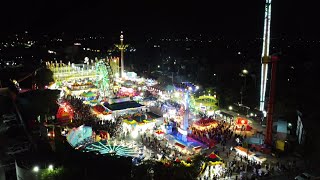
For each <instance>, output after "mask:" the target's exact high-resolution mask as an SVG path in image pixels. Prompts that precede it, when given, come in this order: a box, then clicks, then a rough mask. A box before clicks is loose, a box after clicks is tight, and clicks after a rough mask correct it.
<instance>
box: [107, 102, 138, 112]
mask: <svg viewBox="0 0 320 180" xmlns="http://www.w3.org/2000/svg"><path fill="white" fill-rule="evenodd" d="M104 106H105V107H107V108H108V109H110V110H111V111H117V110H124V109H129V108H138V107H142V106H143V105H142V104H139V103H137V102H135V101H125V102H119V103H113V104H108V103H105V104H104Z"/></svg>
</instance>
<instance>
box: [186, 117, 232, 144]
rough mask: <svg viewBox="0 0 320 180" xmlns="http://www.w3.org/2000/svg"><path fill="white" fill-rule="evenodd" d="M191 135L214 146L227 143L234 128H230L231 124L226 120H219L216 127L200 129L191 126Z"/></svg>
mask: <svg viewBox="0 0 320 180" xmlns="http://www.w3.org/2000/svg"><path fill="white" fill-rule="evenodd" d="M191 131H192V133H191V137H192V138H194V139H196V140H198V141H200V142H202V143H204V144H206V145H208V146H213V145H215V144H218V143H221V144H222V145H225V144H226V141H227V140H229V139H230V138H231V136H232V135H233V132H232V130H230V124H228V123H226V122H225V121H219V122H218V126H217V127H216V128H208V129H202V130H199V129H197V128H195V127H192V126H191Z"/></svg>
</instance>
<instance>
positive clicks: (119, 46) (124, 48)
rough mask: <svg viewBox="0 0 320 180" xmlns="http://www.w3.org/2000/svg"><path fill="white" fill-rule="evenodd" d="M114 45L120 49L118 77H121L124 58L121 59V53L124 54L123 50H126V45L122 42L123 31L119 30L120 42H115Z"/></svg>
mask: <svg viewBox="0 0 320 180" xmlns="http://www.w3.org/2000/svg"><path fill="white" fill-rule="evenodd" d="M116 47H117V48H118V49H119V50H120V53H121V54H120V64H121V71H120V72H121V74H120V77H121V78H123V76H124V60H123V55H124V51H125V50H126V48H127V47H128V45H126V44H123V32H122V31H121V35H120V44H117V45H116Z"/></svg>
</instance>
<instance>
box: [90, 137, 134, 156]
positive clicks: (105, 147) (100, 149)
mask: <svg viewBox="0 0 320 180" xmlns="http://www.w3.org/2000/svg"><path fill="white" fill-rule="evenodd" d="M108 142H109V141H108ZM108 142H107V141H99V142H95V143H92V144H89V145H87V146H86V147H85V149H84V151H85V152H97V153H99V154H107V155H118V156H126V157H138V156H139V151H136V150H135V149H134V148H133V147H130V145H129V144H122V143H108Z"/></svg>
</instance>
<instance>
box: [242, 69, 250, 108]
mask: <svg viewBox="0 0 320 180" xmlns="http://www.w3.org/2000/svg"><path fill="white" fill-rule="evenodd" d="M248 73H249V71H248V70H246V69H243V70H242V74H241V76H242V77H244V85H243V86H242V87H241V91H240V104H241V105H242V99H243V91H245V89H246V84H247V75H248Z"/></svg>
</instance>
